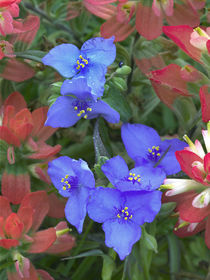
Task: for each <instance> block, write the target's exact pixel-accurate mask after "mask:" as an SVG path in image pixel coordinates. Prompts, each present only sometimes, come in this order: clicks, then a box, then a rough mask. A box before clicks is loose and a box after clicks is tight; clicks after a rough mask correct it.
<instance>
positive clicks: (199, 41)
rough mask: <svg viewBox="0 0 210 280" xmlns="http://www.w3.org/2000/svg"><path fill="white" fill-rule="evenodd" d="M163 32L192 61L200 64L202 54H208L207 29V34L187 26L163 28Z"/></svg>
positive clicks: (208, 39)
mask: <svg viewBox="0 0 210 280" xmlns="http://www.w3.org/2000/svg"><path fill="white" fill-rule="evenodd" d="M163 32H164V33H165V34H166V35H167V36H168V37H169V38H170V39H171V40H173V41H174V42H175V43H176V44H177V45H178V46H179V47H180V48H181V49H182V50H183V51H184V52H186V53H187V54H188V55H189V56H190V57H192V58H193V59H194V60H196V61H198V62H201V55H202V52H205V51H207V50H208V52H209V53H210V37H209V34H208V33H209V29H208V28H207V32H205V31H204V30H202V29H201V28H195V30H193V28H192V27H190V26H188V25H180V26H164V27H163Z"/></svg>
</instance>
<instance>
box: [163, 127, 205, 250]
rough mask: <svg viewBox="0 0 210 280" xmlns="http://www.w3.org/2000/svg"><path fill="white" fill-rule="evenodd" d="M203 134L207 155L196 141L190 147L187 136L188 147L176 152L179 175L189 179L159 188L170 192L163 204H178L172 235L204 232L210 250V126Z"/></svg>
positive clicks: (167, 193)
mask: <svg viewBox="0 0 210 280" xmlns="http://www.w3.org/2000/svg"><path fill="white" fill-rule="evenodd" d="M202 133H203V138H204V142H205V146H206V151H207V153H206V152H205V151H204V149H203V147H202V145H201V143H200V142H199V141H198V140H196V141H195V144H193V143H192V141H191V140H190V139H189V138H188V137H187V136H185V140H186V141H187V142H188V144H189V147H187V148H185V149H184V150H182V151H177V152H176V158H177V160H178V162H179V164H180V166H181V169H182V171H184V172H185V173H186V174H187V175H188V176H189V177H190V178H191V179H166V180H165V181H164V185H163V186H162V187H163V188H166V189H169V190H168V191H167V192H166V193H165V196H164V199H163V201H164V202H172V201H174V202H176V203H177V206H176V209H175V211H176V212H178V214H179V217H180V219H179V220H178V222H177V224H176V226H175V234H177V235H178V236H180V237H185V236H189V235H193V234H196V233H197V232H199V231H202V230H203V229H206V232H205V242H206V244H207V246H208V248H210V123H208V129H207V130H204V131H202Z"/></svg>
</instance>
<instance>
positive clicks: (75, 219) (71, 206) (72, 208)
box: [48, 156, 95, 233]
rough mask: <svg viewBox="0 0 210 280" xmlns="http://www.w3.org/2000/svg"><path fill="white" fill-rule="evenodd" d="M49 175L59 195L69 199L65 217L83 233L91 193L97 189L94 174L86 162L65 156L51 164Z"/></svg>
mask: <svg viewBox="0 0 210 280" xmlns="http://www.w3.org/2000/svg"><path fill="white" fill-rule="evenodd" d="M48 174H49V176H50V178H51V180H52V182H53V184H54V186H55V187H56V188H57V190H58V191H59V193H60V194H61V195H62V196H64V197H69V199H68V201H67V203H66V207H65V215H66V218H67V220H68V221H69V222H70V223H71V224H72V225H74V226H75V227H76V228H77V230H78V232H79V233H81V232H82V227H83V222H84V219H85V216H86V206H87V202H88V198H89V196H90V191H91V190H92V189H93V188H94V187H95V179H94V176H93V173H92V172H91V170H90V169H89V168H88V165H87V163H86V162H85V161H83V160H81V159H80V160H75V159H71V158H69V157H66V156H63V157H59V158H57V159H55V160H53V161H51V162H50V163H49V168H48Z"/></svg>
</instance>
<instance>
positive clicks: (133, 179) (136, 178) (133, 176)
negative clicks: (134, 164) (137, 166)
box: [128, 172, 141, 184]
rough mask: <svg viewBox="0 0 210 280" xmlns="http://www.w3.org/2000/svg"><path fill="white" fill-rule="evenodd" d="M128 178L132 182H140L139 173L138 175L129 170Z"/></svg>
mask: <svg viewBox="0 0 210 280" xmlns="http://www.w3.org/2000/svg"><path fill="white" fill-rule="evenodd" d="M128 180H129V181H131V182H133V184H134V183H135V182H138V183H140V182H141V177H140V175H138V174H135V173H132V172H130V173H129V177H128Z"/></svg>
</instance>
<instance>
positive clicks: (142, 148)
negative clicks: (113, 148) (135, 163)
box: [121, 123, 161, 159]
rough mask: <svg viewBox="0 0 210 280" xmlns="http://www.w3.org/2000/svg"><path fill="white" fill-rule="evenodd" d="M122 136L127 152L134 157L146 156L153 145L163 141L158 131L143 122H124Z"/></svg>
mask: <svg viewBox="0 0 210 280" xmlns="http://www.w3.org/2000/svg"><path fill="white" fill-rule="evenodd" d="M121 136H122V140H123V143H124V145H125V148H126V150H127V153H128V155H129V156H130V157H131V158H132V159H135V158H137V157H143V158H146V157H147V153H148V149H149V148H151V147H152V146H158V145H159V144H160V142H161V140H160V136H159V135H158V134H157V132H156V131H155V130H154V129H153V128H151V127H149V126H146V125H143V124H129V123H127V124H124V125H123V126H122V129H121Z"/></svg>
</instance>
